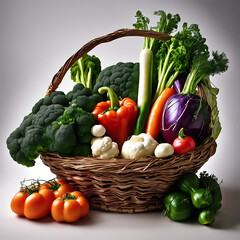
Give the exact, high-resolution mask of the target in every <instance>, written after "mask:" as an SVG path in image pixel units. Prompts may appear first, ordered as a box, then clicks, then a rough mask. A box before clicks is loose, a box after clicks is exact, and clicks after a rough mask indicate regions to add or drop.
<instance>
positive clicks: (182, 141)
mask: <svg viewBox="0 0 240 240" xmlns="http://www.w3.org/2000/svg"><path fill="white" fill-rule="evenodd" d="M172 146H173V148H174V152H175V153H176V154H185V153H187V152H191V151H193V150H194V149H195V148H196V142H195V141H194V139H193V138H192V137H190V136H185V135H183V129H181V130H180V131H179V136H178V137H177V138H176V139H175V140H174V141H173V143H172Z"/></svg>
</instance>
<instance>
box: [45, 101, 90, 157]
mask: <svg viewBox="0 0 240 240" xmlns="http://www.w3.org/2000/svg"><path fill="white" fill-rule="evenodd" d="M94 123H95V118H94V115H93V114H92V113H89V112H86V111H84V110H83V109H81V108H79V107H78V106H77V105H76V104H73V105H71V106H70V107H68V108H67V109H66V110H65V112H64V113H63V115H62V116H61V117H60V118H59V120H58V121H54V122H53V123H52V124H51V125H50V126H48V127H47V129H46V132H47V135H48V137H49V138H50V139H51V143H50V145H49V151H52V152H58V153H59V154H60V155H66V154H67V155H74V154H75V153H76V152H77V151H78V152H80V149H81V148H83V149H85V148H84V147H81V145H82V144H83V143H90V141H91V139H92V138H93V136H92V134H91V127H92V126H93V125H94ZM84 145H85V144H84ZM77 149H78V150H77ZM82 151H83V150H82ZM85 151H86V150H85ZM78 154H79V153H78ZM84 156H85V155H84Z"/></svg>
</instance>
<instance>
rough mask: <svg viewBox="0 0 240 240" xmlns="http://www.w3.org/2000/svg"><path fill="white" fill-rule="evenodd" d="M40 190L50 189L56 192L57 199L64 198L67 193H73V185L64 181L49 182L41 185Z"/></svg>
mask: <svg viewBox="0 0 240 240" xmlns="http://www.w3.org/2000/svg"><path fill="white" fill-rule="evenodd" d="M40 188H49V189H50V190H52V191H53V192H54V195H55V198H58V197H62V196H63V195H64V194H65V193H67V192H72V191H73V189H72V187H71V185H69V184H68V183H67V182H66V181H64V180H62V179H60V180H57V181H56V180H52V181H48V182H47V183H44V184H43V185H41V187H40Z"/></svg>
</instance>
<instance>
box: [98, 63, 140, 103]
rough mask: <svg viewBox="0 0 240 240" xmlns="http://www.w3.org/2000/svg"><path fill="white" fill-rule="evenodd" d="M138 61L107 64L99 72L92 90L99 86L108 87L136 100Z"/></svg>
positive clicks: (119, 94)
mask: <svg viewBox="0 0 240 240" xmlns="http://www.w3.org/2000/svg"><path fill="white" fill-rule="evenodd" d="M138 81H139V63H132V62H127V63H122V62H119V63H117V64H116V65H112V66H109V67H107V68H105V69H104V70H102V71H101V73H100V74H99V76H98V78H97V81H96V85H95V87H94V91H97V90H98V89H99V88H100V87H104V86H107V87H110V88H111V89H113V91H114V92H115V93H116V94H117V95H118V96H119V97H120V98H125V97H129V98H131V99H132V100H134V101H137V94H138Z"/></svg>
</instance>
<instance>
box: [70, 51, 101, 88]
mask: <svg viewBox="0 0 240 240" xmlns="http://www.w3.org/2000/svg"><path fill="white" fill-rule="evenodd" d="M100 72H101V62H100V59H99V58H97V57H96V56H94V55H93V56H90V55H87V54H86V55H84V56H83V57H81V58H80V59H79V60H78V61H76V62H75V63H74V64H73V65H72V66H71V69H70V73H71V79H72V80H73V81H74V82H76V83H82V84H83V85H84V87H87V88H90V89H92V88H93V87H94V85H95V83H96V79H97V77H98V75H99V73H100Z"/></svg>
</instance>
